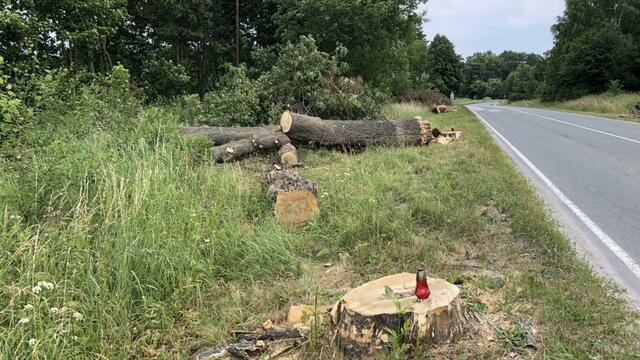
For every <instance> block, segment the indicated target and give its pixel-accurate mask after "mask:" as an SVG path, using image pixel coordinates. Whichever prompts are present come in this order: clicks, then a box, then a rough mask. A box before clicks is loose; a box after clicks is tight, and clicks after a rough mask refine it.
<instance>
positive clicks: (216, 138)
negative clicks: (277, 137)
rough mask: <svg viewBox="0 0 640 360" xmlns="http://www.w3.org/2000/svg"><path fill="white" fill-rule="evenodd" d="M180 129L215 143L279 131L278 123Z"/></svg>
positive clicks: (187, 135)
mask: <svg viewBox="0 0 640 360" xmlns="http://www.w3.org/2000/svg"><path fill="white" fill-rule="evenodd" d="M180 131H181V132H182V134H183V135H184V136H186V137H198V136H206V137H208V138H209V139H211V140H213V143H214V144H215V145H221V144H226V143H229V142H232V141H236V140H241V139H248V138H261V137H265V136H269V135H273V134H276V133H281V131H280V126H278V125H265V126H250V127H226V126H197V127H183V128H181V129H180Z"/></svg>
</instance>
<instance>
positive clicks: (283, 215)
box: [267, 170, 320, 225]
mask: <svg viewBox="0 0 640 360" xmlns="http://www.w3.org/2000/svg"><path fill="white" fill-rule="evenodd" d="M267 183H268V184H269V190H268V197H269V202H270V204H271V206H272V207H273V211H274V213H275V215H276V218H277V219H278V220H280V221H282V222H285V223H289V224H292V225H300V224H304V223H306V222H307V221H309V220H311V219H312V218H314V217H315V216H317V215H318V214H319V213H320V208H319V206H318V191H317V190H316V186H315V185H314V184H313V183H312V182H311V181H309V180H305V179H304V178H303V177H302V176H300V175H299V174H298V173H297V172H295V171H291V170H274V171H271V172H270V173H269V174H267Z"/></svg>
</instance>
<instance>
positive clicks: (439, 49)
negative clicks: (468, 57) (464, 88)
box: [427, 34, 463, 94]
mask: <svg viewBox="0 0 640 360" xmlns="http://www.w3.org/2000/svg"><path fill="white" fill-rule="evenodd" d="M427 66H428V69H429V74H430V75H431V78H432V79H433V81H434V83H435V86H436V88H438V90H440V91H441V92H442V93H444V94H449V93H450V92H451V91H454V92H458V90H459V89H460V85H461V82H462V76H463V73H462V59H461V58H460V56H459V55H458V54H456V52H455V48H454V46H453V44H452V43H451V41H449V39H447V38H446V37H445V36H444V35H439V34H438V35H436V36H435V37H434V38H433V41H431V44H429V52H428V59H427Z"/></svg>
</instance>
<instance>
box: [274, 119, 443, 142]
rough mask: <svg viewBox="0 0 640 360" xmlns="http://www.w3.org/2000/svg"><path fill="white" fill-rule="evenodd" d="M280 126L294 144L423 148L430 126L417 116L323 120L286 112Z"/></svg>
mask: <svg viewBox="0 0 640 360" xmlns="http://www.w3.org/2000/svg"><path fill="white" fill-rule="evenodd" d="M280 127H281V128H282V131H283V132H284V133H285V134H287V135H288V136H289V137H290V138H291V140H292V141H293V142H294V143H303V144H318V145H328V146H332V145H355V146H366V145H426V144H428V143H429V142H430V141H431V139H432V138H433V136H432V134H431V131H432V130H431V124H430V123H429V122H428V121H427V120H423V119H422V118H421V117H420V116H416V117H414V118H411V119H405V120H323V119H320V118H318V117H313V116H308V115H302V114H296V113H292V112H290V111H285V112H284V113H283V114H282V116H281V117H280Z"/></svg>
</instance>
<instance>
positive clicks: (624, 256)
mask: <svg viewBox="0 0 640 360" xmlns="http://www.w3.org/2000/svg"><path fill="white" fill-rule="evenodd" d="M468 109H469V110H471V112H473V113H474V114H475V115H476V116H477V117H478V119H480V120H481V121H482V122H483V123H484V124H485V125H486V126H487V127H488V128H489V129H491V131H493V132H494V133H495V134H496V135H497V136H498V137H499V138H500V140H502V141H503V142H504V143H505V144H506V145H507V146H508V147H509V148H510V149H511V150H512V151H513V152H514V153H515V154H516V155H517V156H518V157H519V158H520V160H522V161H523V162H524V163H525V164H526V165H527V166H528V167H529V169H531V170H532V171H533V172H534V173H535V174H536V175H537V176H538V177H539V178H540V180H542V182H544V183H545V184H546V185H547V186H548V187H549V188H550V189H551V191H552V192H553V193H554V194H555V195H556V196H557V197H558V199H560V201H562V202H563V203H564V204H565V205H566V206H567V207H568V208H569V209H571V211H572V212H573V213H574V214H575V215H576V216H577V217H578V218H579V219H580V221H582V222H583V223H584V224H585V225H586V226H587V227H588V228H589V230H591V232H593V233H594V235H595V236H596V237H598V239H600V241H602V243H603V244H604V245H605V246H606V247H607V248H609V250H611V252H612V253H613V254H614V255H615V256H616V257H618V259H620V261H622V262H623V263H624V264H625V265H626V266H627V267H628V268H629V270H631V272H632V273H633V274H634V275H635V276H636V277H637V278H638V279H640V265H638V263H636V262H635V260H633V258H632V257H631V256H630V255H629V254H628V253H627V252H626V251H624V249H623V248H621V247H620V245H618V244H617V243H616V242H615V241H614V240H613V239H612V238H611V237H610V236H609V235H607V233H605V232H604V231H603V230H602V229H601V228H600V226H598V225H597V224H596V223H595V222H593V220H591V219H590V218H589V216H587V214H585V213H584V212H583V211H582V210H581V209H580V208H579V207H578V206H577V205H576V204H575V203H574V202H573V201H571V200H570V199H569V198H568V197H567V196H566V195H565V194H564V193H563V192H562V191H560V189H558V187H557V186H555V184H554V183H553V182H551V180H549V178H548V177H547V176H546V175H544V174H543V173H542V171H540V169H538V168H537V167H536V166H535V165H534V164H533V163H532V162H531V161H530V160H529V159H528V158H527V157H526V156H524V155H523V154H522V153H521V152H520V150H518V149H517V148H516V147H515V146H513V144H511V142H509V140H507V139H506V138H505V137H504V136H502V134H500V132H498V130H496V129H495V128H494V127H493V126H491V124H489V122H488V121H487V120H485V119H484V118H483V117H482V116H480V114H478V113H477V112H476V111H475V110H474V109H472V108H470V107H469V108H468Z"/></svg>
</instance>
